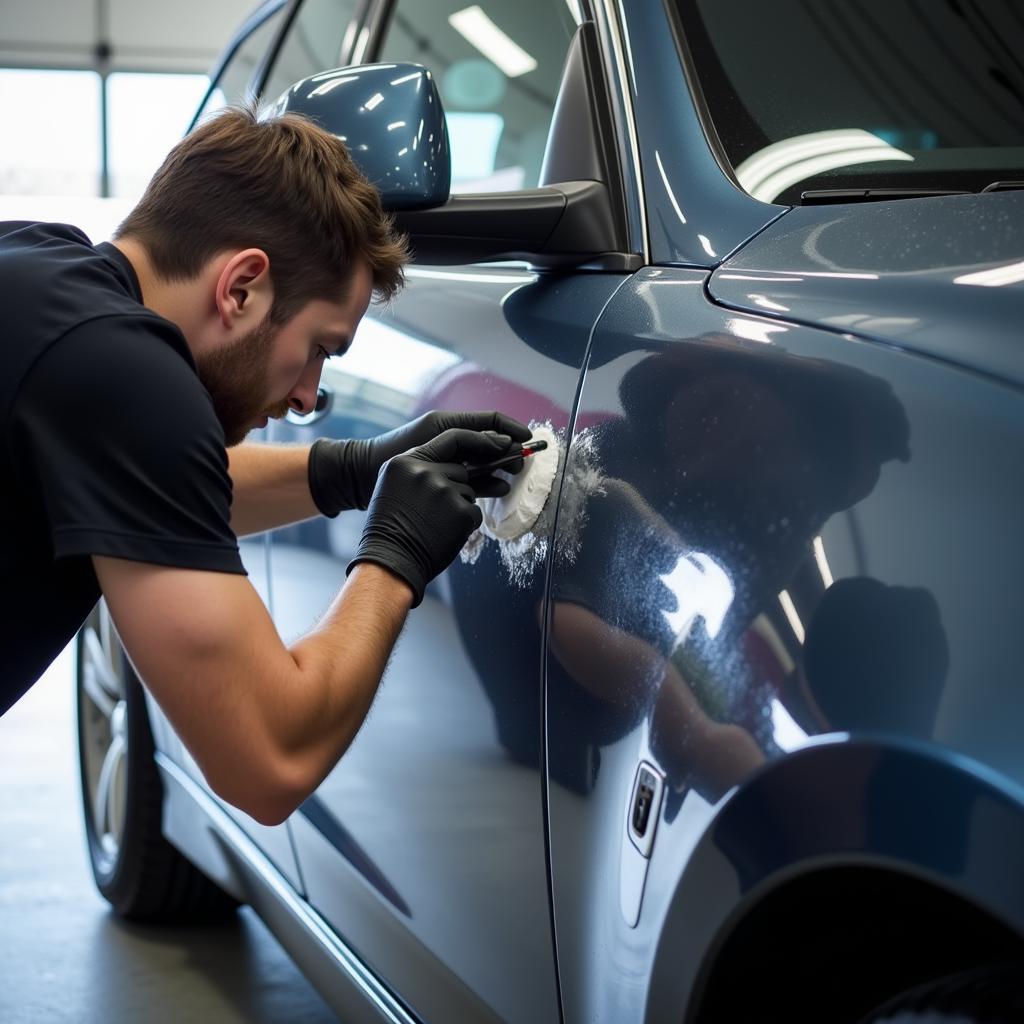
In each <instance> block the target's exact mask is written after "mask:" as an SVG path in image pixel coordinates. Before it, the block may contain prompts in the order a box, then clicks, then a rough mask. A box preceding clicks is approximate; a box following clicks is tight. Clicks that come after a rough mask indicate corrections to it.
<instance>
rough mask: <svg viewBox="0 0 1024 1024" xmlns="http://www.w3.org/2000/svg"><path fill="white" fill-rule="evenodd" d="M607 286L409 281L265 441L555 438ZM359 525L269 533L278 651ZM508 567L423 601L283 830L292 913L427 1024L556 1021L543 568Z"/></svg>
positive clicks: (319, 599) (432, 274)
mask: <svg viewBox="0 0 1024 1024" xmlns="http://www.w3.org/2000/svg"><path fill="white" fill-rule="evenodd" d="M622 280H623V278H621V277H618V276H616V275H605V274H578V275H564V276H560V277H558V278H555V279H549V278H546V277H543V276H540V275H537V274H534V273H531V272H528V271H525V270H522V269H517V268H515V267H509V268H503V269H500V270H495V269H486V268H479V267H478V268H474V269H472V270H468V269H467V270H441V269H431V268H422V269H415V268H414V269H413V270H412V271H411V272H410V281H409V284H408V286H407V288H406V289H405V291H404V292H403V294H402V296H401V298H400V299H399V300H398V301H397V302H396V303H395V305H394V307H393V309H392V311H391V312H390V313H389V315H387V316H386V317H382V316H380V315H379V314H378V313H377V312H371V315H370V317H369V318H368V320H367V321H366V322H364V324H363V326H362V327H361V328H360V330H359V333H358V335H357V338H356V341H355V343H354V345H353V349H352V351H351V352H350V353H349V354H348V355H346V356H344V357H343V358H341V359H332V360H331V362H330V365H329V367H328V369H327V371H326V372H325V374H324V384H325V385H327V386H328V387H330V388H331V389H332V390H333V391H334V393H335V396H336V398H335V401H334V403H333V406H332V410H333V412H332V415H331V416H330V417H328V418H327V419H325V420H323V421H321V422H320V423H318V424H317V425H316V426H315V427H313V428H310V430H309V431H307V432H306V433H305V434H303V433H301V432H300V430H296V429H295V428H290V427H288V426H287V425H285V426H278V427H277V430H278V431H279V433H278V434H277V436H278V437H279V438H281V439H288V440H299V439H300V438H305V437H309V438H312V437H313V436H316V434H317V433H323V434H326V435H329V436H350V435H352V434H354V433H357V432H359V433H365V434H373V433H378V432H380V431H382V430H386V429H389V428H390V427H392V426H394V425H395V422H402V421H403V420H405V419H409V418H412V417H413V416H416V415H418V414H419V413H422V412H425V411H427V410H429V409H431V408H448V409H482V408H491V407H496V408H501V409H503V410H505V411H506V412H508V413H509V414H511V415H513V416H517V417H520V418H522V419H524V420H539V421H548V422H550V423H551V424H552V426H553V427H554V428H555V429H556V430H560V431H564V430H565V429H566V427H567V425H568V421H569V414H570V410H571V408H572V403H573V400H574V397H575V394H576V389H577V386H578V382H579V374H580V369H581V367H582V361H583V356H584V353H585V351H586V346H587V341H588V339H589V335H590V328H591V326H592V324H593V323H594V322H595V321H596V320H597V318H598V316H599V314H600V311H601V309H602V307H603V306H604V304H605V303H606V302H607V300H608V298H609V297H610V296H611V294H612V293H613V291H614V289H615V288H616V287H617V286H618V285H619V283H620V282H621V281H622ZM374 401H376V402H377V403H379V405H378V408H379V409H380V411H379V412H376V413H375V409H374V404H373V402H374ZM385 412H386V415H383V413H385ZM353 414H354V415H355V417H356V419H355V420H354V421H353V420H349V419H348V417H351V416H353ZM361 522H362V516H360V515H359V514H358V513H345V514H343V515H342V516H340V517H339V518H338V519H337V520H335V521H332V522H330V523H326V524H322V525H324V526H325V529H323V530H317V531H316V532H314V531H313V530H311V529H310V528H309V527H305V528H300V530H304V531H305V532H300V531H296V530H294V529H293V530H291V531H280V532H279V533H277V534H275V535H274V540H273V555H272V563H273V600H272V609H273V613H274V617H275V620H276V622H277V625H278V628H279V629H280V631H281V633H282V635H284V636H289V635H294V634H295V633H297V632H298V631H300V630H304V629H306V628H308V627H309V626H310V625H311V623H312V622H313V621H314V620H315V618H316V616H317V615H318V614H320V613H321V612H322V611H323V609H324V608H325V607H326V605H327V603H328V602H329V601H330V599H331V597H332V596H333V594H334V592H335V591H336V589H337V587H338V584H339V581H340V580H341V579H342V578H343V576H344V571H345V565H346V564H347V562H348V560H349V558H350V557H351V556H352V554H353V553H354V551H355V547H356V544H357V543H358V538H359V528H360V526H361ZM529 566H530V558H529V556H525V555H524V556H522V557H518V558H511V559H509V560H508V562H507V563H504V562H502V560H501V559H500V558H499V555H498V551H497V547H496V545H495V544H494V543H493V542H490V541H488V542H487V543H486V545H485V547H484V549H483V550H482V551H481V553H480V555H479V558H478V560H477V561H476V562H475V563H474V564H469V563H464V562H462V561H461V560H456V562H455V563H454V564H453V566H452V567H451V568H450V569H449V570H448V571H447V572H446V573H444V574H443V575H442V577H441V578H440V579H439V580H438V581H437V582H436V583H435V584H434V585H432V586H431V587H430V588H429V590H428V593H427V597H426V599H425V601H424V602H423V605H422V606H421V607H420V608H419V609H417V611H416V613H415V614H414V615H411V616H410V618H409V622H408V624H407V626H406V629H405V631H404V633H403V636H402V639H401V641H400V643H399V645H398V648H397V650H396V652H395V654H394V656H393V658H392V661H391V665H390V667H389V669H388V674H387V677H386V680H385V682H384V684H383V686H382V688H381V690H380V692H379V694H378V697H377V701H376V703H375V706H374V709H373V711H372V712H371V715H370V717H369V719H368V720H367V722H366V723H365V725H364V726H363V728H362V730H361V731H360V733H359V735H358V737H357V738H356V740H355V742H354V743H353V745H352V747H351V748H350V749H349V751H348V752H347V753H346V755H345V757H344V758H343V759H342V761H341V763H340V764H339V766H338V767H337V768H336V769H335V770H334V771H333V772H332V773H331V775H330V776H328V778H327V780H326V781H325V782H324V783H323V784H322V785H321V786H320V788H319V789H318V790H317V793H316V794H315V796H314V797H313V798H312V800H310V801H309V802H307V804H306V805H305V806H304V807H303V808H302V811H301V812H300V814H298V815H296V816H294V817H293V821H292V824H293V832H294V836H295V840H296V845H297V848H298V852H299V859H300V862H301V864H302V871H303V876H304V878H305V882H306V887H307V895H308V899H309V901H310V903H311V904H312V905H313V906H314V907H315V908H316V909H317V910H318V911H319V912H320V913H321V914H322V915H323V916H324V917H325V918H326V919H327V920H328V921H329V922H331V924H332V925H334V926H335V927H336V928H337V929H338V931H339V932H340V933H341V934H342V935H343V936H344V937H345V938H346V940H347V941H349V942H350V943H351V944H352V945H353V947H354V948H355V949H357V950H358V951H359V953H360V955H361V956H362V957H363V958H364V959H365V961H366V962H367V963H368V964H369V966H370V967H371V968H372V969H374V970H375V971H376V972H378V973H379V974H380V976H381V977H383V978H385V979H386V980H387V981H388V982H389V984H391V985H393V987H394V989H395V990H396V991H398V992H400V993H401V994H402V996H403V998H404V999H405V1000H406V1001H407V1002H408V1003H409V1004H410V1005H411V1006H412V1007H413V1009H414V1010H415V1011H416V1012H417V1013H418V1014H420V1015H421V1016H422V1017H423V1018H424V1019H427V1020H467V1021H468V1020H480V1021H486V1020H505V1021H523V1022H531V1024H532V1022H540V1021H557V1020H558V1000H557V995H556V988H555V974H554V969H555V967H554V965H555V959H554V950H553V948H552V940H551V920H550V912H549V905H548V885H547V866H546V854H545V836H544V817H543V778H542V775H541V772H540V768H541V721H542V708H541V664H542V661H541V643H540V641H541V623H542V614H541V606H542V599H543V589H544V583H545V570H544V561H543V559H542V558H539V559H536V560H535V564H534V567H533V569H532V571H531V570H530V568H529ZM511 964H514V965H515V969H514V970H512V969H509V965H511ZM527 977H528V978H529V979H530V983H529V984H528V985H524V984H523V979H524V978H527Z"/></svg>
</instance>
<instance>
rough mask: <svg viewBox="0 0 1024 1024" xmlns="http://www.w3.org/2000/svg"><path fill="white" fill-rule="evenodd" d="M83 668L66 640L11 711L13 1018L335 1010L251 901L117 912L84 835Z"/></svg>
mask: <svg viewBox="0 0 1024 1024" xmlns="http://www.w3.org/2000/svg"><path fill="white" fill-rule="evenodd" d="M72 673H73V658H72V655H71V653H70V651H66V652H65V653H64V654H63V655H61V657H60V658H59V659H58V660H57V661H56V662H55V663H54V665H53V666H52V667H51V669H50V670H49V671H48V672H47V673H46V675H45V676H44V677H43V678H42V679H41V680H40V681H39V682H38V683H37V684H36V686H35V687H34V688H33V689H32V690H31V691H30V692H29V693H28V694H27V695H26V696H25V697H24V698H23V699H22V700H21V701H20V702H19V703H18V704H16V705H15V706H14V707H13V708H12V709H11V710H10V711H9V712H8V713H7V714H6V715H5V716H3V717H2V718H0V1021H2V1022H3V1024H30V1022H31V1024H64V1022H67V1024H72V1022H73V1024H98V1022H101V1021H102V1022H104V1024H121V1022H128V1021H131V1022H135V1021H142V1020H145V1021H147V1024H162V1022H167V1024H171V1022H173V1024H187V1022H193V1021H194V1022H197V1024H198V1022H202V1024H211V1022H216V1024H219V1022H235V1021H238V1022H247V1024H248V1022H264V1021H265V1022H271V1021H273V1022H279V1021H288V1022H289V1024H291V1022H307V1021H308V1022H311V1024H318V1022H326V1021H333V1020H334V1019H335V1018H334V1016H333V1015H332V1014H331V1012H330V1011H329V1010H328V1008H327V1007H326V1005H325V1004H324V1003H323V1001H322V1000H321V999H320V997H319V996H318V995H317V993H316V992H315V991H314V989H313V988H312V987H311V986H310V985H309V983H308V982H307V981H306V980H305V978H304V977H303V976H302V975H301V974H300V973H299V972H298V970H297V969H296V968H295V966H294V965H293V964H292V963H291V961H290V960H288V958H287V957H286V956H285V954H284V953H283V952H282V951H281V949H280V947H279V946H278V945H277V943H276V942H275V940H274V939H273V938H272V937H271V935H270V933H269V932H268V931H267V930H266V928H265V927H264V926H263V923H262V922H261V921H260V920H259V919H258V918H257V917H256V916H255V915H254V914H253V913H252V912H251V911H249V910H243V911H242V912H241V913H240V914H239V915H238V920H237V922H236V923H232V924H231V925H229V926H227V927H222V928H218V929H213V930H210V929H206V930H186V929H177V928H176V929H166V928H163V929H154V928H140V927H137V926H131V925H126V924H124V923H122V922H121V921H119V920H118V919H117V918H115V917H114V916H113V915H112V914H111V913H109V912H108V908H107V904H106V903H105V902H104V901H103V900H102V899H101V898H100V896H99V894H98V893H97V892H96V889H95V887H94V886H93V881H92V876H91V874H90V871H89V864H88V860H87V858H86V852H85V839H84V836H83V834H82V824H81V807H80V804H79V795H78V778H77V774H76V759H75V758H76V755H75V746H74V712H73V708H72Z"/></svg>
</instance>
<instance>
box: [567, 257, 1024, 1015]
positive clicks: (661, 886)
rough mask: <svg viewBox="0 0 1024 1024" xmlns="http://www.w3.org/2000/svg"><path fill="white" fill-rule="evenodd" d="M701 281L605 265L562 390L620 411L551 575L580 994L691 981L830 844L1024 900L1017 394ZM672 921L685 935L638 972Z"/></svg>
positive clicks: (1021, 919) (1022, 436)
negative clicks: (610, 289) (644, 866)
mask: <svg viewBox="0 0 1024 1024" xmlns="http://www.w3.org/2000/svg"><path fill="white" fill-rule="evenodd" d="M705 283H706V282H705V276H704V275H703V274H701V273H699V272H693V271H690V272H687V271H677V270H669V269H650V270H646V271H643V272H641V273H640V274H638V275H636V276H635V277H634V278H633V279H631V281H630V282H629V284H628V285H627V286H626V287H624V288H622V289H620V290H619V292H618V293H617V294H616V296H615V298H614V300H613V301H612V303H610V305H609V307H608V310H607V311H606V313H605V315H604V316H603V317H602V319H601V321H600V323H599V325H598V330H597V331H596V333H595V336H594V340H593V344H592V348H591V352H590V356H589V360H588V368H587V374H586V381H585V384H584V387H583V391H582V394H581V398H580V405H579V412H580V416H581V417H584V418H587V419H590V420H592V419H593V411H594V410H598V409H600V410H605V409H609V408H614V407H615V405H616V403H618V404H619V406H620V408H621V409H622V413H621V414H620V415H619V416H617V417H615V418H613V419H611V420H609V421H607V422H604V423H599V424H597V425H594V426H587V427H584V428H582V429H580V428H577V430H576V432H575V438H574V450H575V451H578V452H579V454H578V455H575V454H574V455H573V456H572V457H571V458H570V460H569V475H568V477H567V483H566V488H567V489H566V490H565V491H564V492H563V497H562V501H563V503H564V502H565V501H566V500H567V497H571V481H572V479H573V474H572V468H573V465H574V460H576V461H584V462H586V463H588V464H590V465H592V466H593V467H594V468H595V469H596V470H597V471H598V472H599V473H600V474H601V475H602V477H603V478H604V480H603V483H602V489H603V493H597V494H595V495H593V496H592V497H591V498H590V499H589V500H587V501H586V502H585V503H584V504H583V518H584V519H585V520H586V525H585V527H584V528H583V530H582V533H581V535H580V536H578V537H577V536H574V535H576V534H578V533H579V532H580V531H579V525H578V523H579V520H580V517H581V515H580V511H579V510H578V509H577V511H576V513H575V515H574V516H573V517H572V519H571V520H570V522H569V523H568V524H567V525H565V526H563V524H562V522H561V521H560V522H559V526H558V535H557V539H556V544H555V563H554V569H553V579H552V589H551V605H552V610H551V626H550V633H549V643H548V723H547V724H548V749H549V772H550V776H549V782H550V791H549V806H550V815H549V820H550V829H551V860H552V871H553V886H552V888H553V893H554V901H555V921H556V929H557V943H558V952H559V967H560V976H561V981H562V996H563V1005H564V1008H565V1011H566V1017H567V1019H572V1020H607V1021H618V1020H632V1019H645V1018H644V1012H645V1007H646V1009H647V1011H648V1012H649V1013H650V1012H651V1006H653V1005H657V1006H659V1007H660V1008H661V1010H662V1011H665V1010H667V1009H668V1007H669V1006H670V1005H675V1006H677V1007H678V1006H686V1005H688V999H689V996H690V995H691V986H692V982H693V980H694V978H695V976H696V972H697V970H698V968H699V965H700V963H701V960H702V957H703V956H704V955H705V953H706V951H707V950H708V948H710V946H711V943H712V941H713V940H714V938H715V937H716V935H717V934H718V929H719V928H721V927H723V926H724V925H725V923H726V922H727V919H728V917H729V915H730V914H731V913H733V912H734V911H735V909H736V907H737V906H738V905H739V904H740V903H741V901H742V899H743V897H744V895H745V894H746V893H749V892H750V890H751V889H752V888H753V887H755V886H756V885H758V884H762V883H764V882H765V879H766V878H770V877H771V876H772V875H773V874H775V873H783V872H792V871H794V869H798V868H800V867H801V865H803V867H804V869H807V868H809V867H810V866H811V865H812V864H814V863H815V862H816V861H817V860H819V859H820V858H823V857H830V858H833V859H834V862H835V863H837V864H838V863H840V862H842V861H843V860H845V861H847V862H848V863H860V864H865V863H868V862H870V861H872V860H877V862H878V863H886V864H887V865H888V866H890V867H897V866H898V868H899V869H900V870H904V871H907V872H911V873H913V872H920V873H922V874H928V875H929V876H931V877H936V876H941V877H942V878H943V881H944V883H946V884H948V885H949V886H950V887H953V888H954V889H955V890H956V891H958V892H960V893H961V894H963V895H964V896H965V897H966V898H967V899H969V900H971V901H972V902H975V903H976V904H978V905H981V906H983V907H985V908H986V909H987V910H988V911H989V912H990V913H992V914H994V915H996V916H997V917H1001V918H1004V919H1010V920H1012V921H1013V922H1014V924H1015V926H1016V927H1018V928H1024V890H1022V889H1021V887H1020V886H1018V885H1017V884H1016V883H1015V882H1014V883H1011V884H1009V885H1008V886H1007V885H1006V880H1008V879H1011V878H1013V877H1015V874H1014V873H1015V871H1016V869H1015V868H1014V866H1013V865H1014V864H1015V863H1016V862H1017V861H1016V858H1017V857H1018V856H1019V853H1020V835H1021V817H1020V801H1021V797H1022V795H1024V759H1022V756H1021V752H1020V746H1019V742H1018V737H1019V734H1020V727H1021V722H1022V721H1024V693H1022V691H1021V688H1020V687H1019V685H1018V674H1017V666H1018V665H1019V664H1020V659H1021V656H1022V653H1024V651H1022V647H1021V643H1022V642H1021V638H1020V635H1019V630H1017V629H1016V628H1015V626H1014V623H1015V621H1016V618H1017V615H1016V608H1017V606H1018V604H1019V602H1018V601H1017V598H1016V593H1017V590H1016V588H1017V586H1018V581H1019V579H1020V578H1021V572H1022V570H1024V563H1022V558H1021V554H1020V545H1019V540H1018V525H1017V524H1019V522H1020V521H1021V517H1022V514H1024V483H1022V481H1021V479H1020V474H1019V472H1017V470H1016V469H1015V467H1019V465H1020V464H1021V459H1022V458H1024V430H1022V429H1021V425H1020V421H1019V417H1015V416H1014V410H1015V409H1017V408H1018V403H1019V401H1020V398H1019V395H1018V393H1017V392H1016V390H1015V389H1012V388H1010V387H1007V386H1004V385H1001V384H999V383H996V382H993V381H990V380H987V379H984V378H982V377H978V376H972V375H968V374H964V373H960V372H957V371H955V370H953V369H951V368H949V367H946V366H943V365H940V364H938V363H936V362H934V361H931V360H927V359H922V358H920V357H917V356H913V355H910V354H906V353H903V352H899V351H894V350H892V349H891V348H889V347H886V346H880V345H876V344H871V343H867V342H863V341H859V340H857V339H854V338H852V337H850V336H844V335H838V334H835V333H832V332H827V331H822V330H814V329H811V328H807V327H803V326H799V325H787V324H782V323H780V322H778V321H772V320H768V319H766V318H763V317H754V316H745V315H738V314H735V313H733V312H730V311H729V310H723V309H720V308H717V307H716V306H714V305H712V304H711V303H710V302H708V300H707V298H706V295H705V291H704V287H705ZM680 325H685V329H681V327H680ZM982 524H983V525H982ZM570 537H572V541H571V544H570V547H575V546H576V544H578V545H579V547H578V553H577V554H576V555H575V557H570V556H568V555H567V554H566V546H567V542H568V538H570ZM938 553H941V557H940V555H939V554H938ZM832 581H834V582H832ZM828 584H831V585H828ZM826 594H827V595H828V596H827V597H826ZM782 595H785V596H784V597H783V596H782ZM787 606H788V608H787ZM588 651H599V652H600V653H599V657H595V658H593V659H591V658H588V657H587V656H586V652H588ZM848 747H849V748H850V750H851V751H856V752H857V753H848V752H846V751H847V748H848ZM805 748H806V749H805ZM797 750H799V751H800V753H799V755H798V756H797V755H792V754H791V755H790V757H789V758H786V757H785V755H786V754H788V753H790V752H791V751H797ZM641 759H643V760H645V761H648V762H650V763H652V764H654V765H655V766H656V767H658V768H660V769H661V770H662V771H663V772H664V773H665V775H666V780H667V787H666V794H667V795H666V799H665V803H664V805H663V814H662V819H661V822H660V824H659V825H658V830H659V831H658V832H657V833H656V834H655V841H654V850H653V853H652V857H651V861H650V867H649V870H648V877H647V887H646V890H645V892H644V898H643V904H642V909H641V913H640V919H639V924H638V926H637V928H636V929H635V930H634V929H631V928H630V926H629V924H628V922H627V920H626V919H625V917H624V915H623V912H622V909H621V902H622V901H621V893H622V888H623V885H624V884H628V882H629V879H628V877H627V876H626V870H627V869H628V864H627V860H626V858H624V856H623V853H622V841H621V840H622V835H623V832H624V830H625V823H626V819H627V813H628V804H629V797H630V787H631V784H632V781H633V777H634V774H635V771H636V767H637V764H638V763H639V761H640V760H641ZM776 763H778V764H779V768H778V770H776V768H775V765H776ZM851 764H855V765H857V767H856V769H853V768H851V767H850V765H851ZM782 765H786V766H787V767H786V768H785V769H783V768H782ZM953 779H955V780H956V781H955V783H954V782H953V781H952V780H953ZM823 780H827V784H824V785H823ZM748 787H751V788H749V789H748ZM754 792H756V793H757V794H758V795H757V796H755V795H753V793H754ZM748 793H750V794H751V795H747V794H748ZM929 794H931V795H930V796H929ZM976 807H981V808H986V810H982V811H978V812H975V811H974V810H972V808H976ZM988 808H990V809H991V810H990V811H989V810H987V809H988ZM971 821H974V822H975V827H972V826H971V825H970V822H971ZM968 852H969V855H968ZM691 855H693V859H691ZM981 865H984V867H982V866H981ZM993 873H994V874H993ZM993 877H998V878H999V879H1000V880H1001V881H1000V883H999V884H997V885H993ZM677 886H678V887H679V894H680V895H677V896H674V895H673V894H674V893H675V891H676V887H677ZM684 891H685V893H687V894H688V897H684V896H682V895H681V894H682V893H683V892H684ZM691 900H693V902H691ZM666 913H668V915H669V916H668V918H667V919H666V916H665V915H666ZM665 928H670V929H671V934H672V935H673V936H674V940H673V941H674V942H676V941H677V940H678V944H675V945H672V946H671V947H670V950H669V951H665V952H664V954H663V957H662V962H661V964H660V966H661V970H660V971H658V972H655V971H654V964H655V959H654V957H655V953H656V951H658V950H659V945H660V940H659V936H660V935H661V934H662V931H663V929H665ZM681 936H685V940H683V939H682V938H680V937H681ZM684 950H686V951H688V955H683V951H684ZM666 992H671V993H672V994H673V999H674V1000H675V1001H674V1002H673V1001H672V1000H671V999H668V998H667V996H666ZM650 1000H654V1003H652V1004H651V1005H648V1003H649V1001H650ZM646 1019H653V1020H656V1019H661V1018H660V1017H658V1016H657V1015H653V1016H648V1017H647V1018H646Z"/></svg>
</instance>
